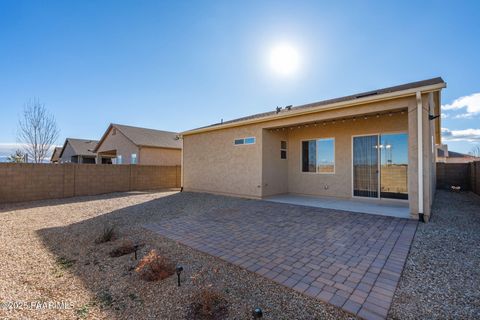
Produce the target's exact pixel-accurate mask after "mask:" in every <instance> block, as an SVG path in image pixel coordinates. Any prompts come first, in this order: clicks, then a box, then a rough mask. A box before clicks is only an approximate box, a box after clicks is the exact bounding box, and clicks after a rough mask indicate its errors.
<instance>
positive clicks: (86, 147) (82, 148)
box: [60, 138, 98, 158]
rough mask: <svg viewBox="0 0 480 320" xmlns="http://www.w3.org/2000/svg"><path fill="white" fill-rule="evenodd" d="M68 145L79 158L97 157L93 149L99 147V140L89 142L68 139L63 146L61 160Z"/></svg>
mask: <svg viewBox="0 0 480 320" xmlns="http://www.w3.org/2000/svg"><path fill="white" fill-rule="evenodd" d="M67 143H69V144H70V146H71V147H72V149H73V151H74V152H75V155H77V156H95V155H96V154H95V152H94V151H93V149H95V147H96V146H97V143H98V141H97V140H87V139H74V138H67V139H65V143H64V144H63V148H62V152H61V153H60V158H61V157H62V155H63V151H64V150H65V147H66V146H67Z"/></svg>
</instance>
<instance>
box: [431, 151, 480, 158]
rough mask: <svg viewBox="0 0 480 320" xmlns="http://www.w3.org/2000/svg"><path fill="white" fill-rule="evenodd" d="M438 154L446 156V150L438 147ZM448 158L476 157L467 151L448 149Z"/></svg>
mask: <svg viewBox="0 0 480 320" xmlns="http://www.w3.org/2000/svg"><path fill="white" fill-rule="evenodd" d="M437 156H439V157H445V150H442V149H437ZM447 157H448V158H465V159H476V157H475V156H472V155H470V154H465V153H460V152H455V151H450V150H449V151H448V156H447Z"/></svg>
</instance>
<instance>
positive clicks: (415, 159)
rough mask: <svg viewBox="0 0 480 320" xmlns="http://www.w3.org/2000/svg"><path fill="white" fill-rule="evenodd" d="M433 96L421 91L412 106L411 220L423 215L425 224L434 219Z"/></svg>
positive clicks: (410, 128)
mask: <svg viewBox="0 0 480 320" xmlns="http://www.w3.org/2000/svg"><path fill="white" fill-rule="evenodd" d="M430 95H431V93H430V94H423V95H422V94H421V92H417V94H416V103H415V104H411V105H410V106H409V107H408V153H409V160H408V191H409V192H408V193H409V203H410V217H411V218H413V219H417V220H418V218H419V217H420V214H422V215H423V217H424V219H425V221H428V218H429V216H430V203H431V195H432V190H431V188H432V182H431V179H430V178H431V176H432V163H431V160H432V155H431V144H432V141H431V127H430V125H431V124H430V120H429V109H430V107H431V106H430V102H431V101H432V99H431V96H430Z"/></svg>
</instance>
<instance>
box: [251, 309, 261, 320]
mask: <svg viewBox="0 0 480 320" xmlns="http://www.w3.org/2000/svg"><path fill="white" fill-rule="evenodd" d="M261 317H263V312H262V309H260V308H255V310H253V318H254V319H260V318H261Z"/></svg>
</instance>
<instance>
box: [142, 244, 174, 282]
mask: <svg viewBox="0 0 480 320" xmlns="http://www.w3.org/2000/svg"><path fill="white" fill-rule="evenodd" d="M135 271H136V272H137V273H138V274H139V275H140V278H142V279H143V280H146V281H158V280H163V279H165V278H168V277H170V276H171V275H173V274H175V264H174V263H173V262H172V261H171V260H170V259H168V258H166V257H164V256H161V255H159V254H158V253H157V251H156V250H151V251H150V252H149V253H148V254H147V255H146V256H144V257H143V258H142V260H140V262H139V263H138V265H137V267H136V268H135Z"/></svg>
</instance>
